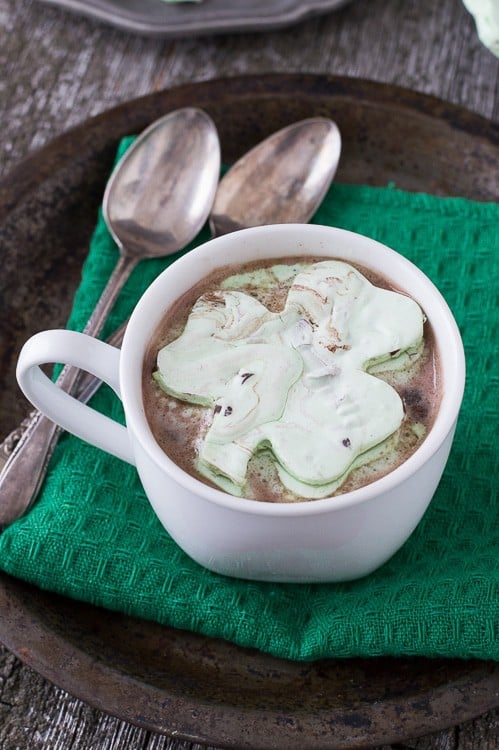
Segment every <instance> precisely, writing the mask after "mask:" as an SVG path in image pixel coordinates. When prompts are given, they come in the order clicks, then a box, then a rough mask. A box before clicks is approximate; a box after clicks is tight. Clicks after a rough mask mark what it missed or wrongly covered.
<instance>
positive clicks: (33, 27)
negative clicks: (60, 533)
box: [0, 0, 499, 750]
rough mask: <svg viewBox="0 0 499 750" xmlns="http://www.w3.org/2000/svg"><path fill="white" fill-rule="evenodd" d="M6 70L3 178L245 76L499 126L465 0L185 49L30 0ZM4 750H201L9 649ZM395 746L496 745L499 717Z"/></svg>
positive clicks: (494, 90)
mask: <svg viewBox="0 0 499 750" xmlns="http://www.w3.org/2000/svg"><path fill="white" fill-rule="evenodd" d="M205 1H206V2H208V1H209V0H205ZM0 70H2V75H1V78H0V120H1V123H2V138H1V142H0V176H1V175H5V174H7V173H8V171H9V170H10V168H11V167H12V166H13V165H14V164H16V163H17V162H18V161H19V160H21V159H22V158H23V157H25V156H26V155H28V154H30V153H32V152H33V151H35V150H36V149H37V148H39V147H40V146H42V145H43V144H45V143H47V142H48V141H49V140H50V139H51V138H53V137H54V136H55V135H57V134H59V133H62V132H63V131H65V130H67V129H68V128H70V127H72V126H74V125H76V124H78V123H80V122H83V121H84V120H86V119H87V118H88V117H91V116H93V115H96V114H98V113H100V112H103V111H105V110H106V109H108V108H110V107H112V106H114V105H115V104H118V103H120V102H123V101H126V100H128V99H130V98H135V97H137V96H140V95H142V94H146V93H149V92H154V91H158V90H161V89H163V88H169V87H172V86H175V85H178V84H181V83H186V82H189V81H202V80H209V79H212V78H217V77H224V76H231V75H239V74H244V73H251V74H258V73H267V72H302V73H303V72H308V73H326V74H328V73H329V74H336V75H349V76H354V77H363V78H370V79H373V80H378V81H383V82H388V83H395V84H398V85H401V86H405V87H408V88H413V89H416V90H418V91H422V92H425V93H428V94H432V95H435V96H438V97H441V98H443V99H446V100H448V101H451V102H454V103H456V104H460V105H462V106H465V107H467V108H469V109H471V110H473V111H475V112H477V113H479V114H481V115H483V116H485V117H487V118H490V119H494V120H498V119H499V96H498V94H499V61H498V60H497V58H495V57H494V56H493V55H492V54H491V53H490V52H489V51H488V50H487V49H486V48H484V47H483V46H482V44H481V43H480V41H479V39H478V37H477V35H476V31H475V26H474V22H473V19H472V18H471V16H470V15H469V14H468V13H467V11H466V10H465V9H464V7H463V5H462V3H461V2H460V0H441V2H438V3H437V2H434V0H352V2H351V3H350V4H349V5H347V6H345V7H344V8H343V9H341V10H339V11H336V12H334V13H330V14H328V15H325V16H320V17H317V18H314V19H311V20H309V21H306V22H304V23H301V24H299V25H298V26H294V27H291V28H288V29H283V30H280V31H273V32H267V33H262V34H229V35H220V36H208V37H201V38H192V39H180V40H165V39H146V38H141V37H138V36H133V35H131V34H127V33H124V32H121V31H118V30H116V29H113V28H111V27H108V26H104V25H102V24H99V23H97V22H93V21H90V20H86V19H83V18H79V17H77V16H76V15H71V14H69V13H65V12H63V11H61V10H57V9H55V8H52V7H48V6H45V5H43V4H42V3H39V2H35V1H33V0H0ZM458 158H459V155H458V154H456V159H458ZM498 690H499V686H498ZM0 747H1V748H2V749H3V750H17V749H24V748H30V750H38V749H39V748H44V749H45V748H49V749H50V750H52V749H54V750H69V748H71V750H80V749H81V750H94V749H95V750H100V749H101V748H102V749H106V750H115V749H117V748H127V750H136V749H137V750H138V749H139V748H140V749H141V750H195V749H196V748H199V746H198V745H192V744H191V743H185V742H180V741H177V740H175V739H170V738H167V737H163V736H160V735H155V734H151V733H150V732H147V731H145V730H143V729H139V728H137V727H133V726H131V725H129V724H126V723H124V722H122V721H119V720H118V719H115V718H113V717H111V716H107V715H106V714H103V713H101V712H99V711H96V710H94V709H92V708H91V707H89V706H87V705H85V704H83V703H82V702H81V701H79V700H77V699H75V698H73V697H72V696H70V695H68V694H67V693H65V692H64V691H63V690H61V689H59V688H57V687H55V686H53V685H52V684H51V683H49V682H48V681H47V680H45V679H44V678H42V677H41V676H40V675H38V674H36V673H34V672H33V671H32V670H30V669H29V668H28V667H25V666H23V665H22V663H21V662H20V661H19V660H18V659H16V658H15V657H14V656H13V655H12V654H10V653H9V652H8V651H7V650H6V649H4V648H2V649H1V650H0ZM395 748H398V750H402V748H411V749H413V750H437V749H438V750H475V749H476V750H497V748H499V712H498V711H492V712H489V713H488V714H486V715H485V716H482V717H479V718H477V719H476V720H474V721H469V722H466V723H465V724H463V725H460V726H458V727H454V728H450V729H448V730H445V731H441V732H438V733H436V734H434V735H431V736H426V737H420V738H418V739H414V740H410V741H406V742H404V743H401V744H398V745H392V746H391V749H392V750H395ZM385 750H388V747H386V748H385Z"/></svg>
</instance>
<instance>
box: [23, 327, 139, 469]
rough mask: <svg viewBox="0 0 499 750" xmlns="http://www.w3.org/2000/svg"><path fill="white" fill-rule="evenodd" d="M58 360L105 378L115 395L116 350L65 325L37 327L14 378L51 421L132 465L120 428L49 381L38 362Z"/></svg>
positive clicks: (128, 444) (117, 388)
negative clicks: (50, 328)
mask: <svg viewBox="0 0 499 750" xmlns="http://www.w3.org/2000/svg"><path fill="white" fill-rule="evenodd" d="M54 362H60V363H63V364H69V365H74V366H75V367H78V368H79V369H81V370H86V371H87V372H90V373H92V374H93V375H95V376H96V377H98V378H99V379H100V380H103V381H104V382H105V383H107V384H108V385H109V386H110V387H111V388H112V389H113V391H114V392H115V393H116V395H117V396H118V398H119V399H120V400H121V391H120V384H119V363H120V350H119V349H116V348H115V347H114V346H110V345H109V344H106V343H104V342H103V341H100V340H99V339H95V338H93V337H92V336H87V335H86V334H84V333H78V332H76V331H66V330H50V331H41V332H40V333H37V334H35V335H34V336H32V337H31V338H30V339H28V341H27V342H26V343H25V344H24V346H23V348H22V349H21V353H20V355H19V359H18V362H17V370H16V377H17V381H18V383H19V386H20V388H21V390H22V391H23V393H24V395H25V396H26V397H27V398H28V399H29V400H30V401H31V402H32V403H33V404H34V406H36V408H37V409H39V411H41V412H42V413H43V414H45V415H46V416H47V417H48V418H49V419H51V420H52V421H53V422H56V424H59V425H60V426H61V427H63V428H64V429H65V430H67V431H68V432H72V433H73V435H76V436H77V437H79V438H81V439H82V440H85V441H86V442H87V443H90V444H91V445H95V446H96V447H97V448H100V449H101V450H104V451H106V452H107V453H111V455H113V456H116V457H117V458H121V459H122V460H123V461H127V462H128V463H130V464H133V465H135V459H134V456H133V451H132V446H131V442H130V438H129V435H128V431H127V429H126V427H123V425H121V424H119V422H116V421H115V420H114V419H111V418H110V417H106V416H105V415H104V414H101V413H100V412H98V411H96V410H95V409H92V407H90V406H87V405H86V404H82V403H81V402H80V401H78V400H77V399H76V398H74V397H73V396H71V395H69V394H68V393H66V392H65V391H63V390H62V389H61V388H59V387H58V386H57V385H56V384H55V383H53V382H52V380H50V378H49V377H47V375H45V373H44V372H43V370H42V369H41V368H40V365H43V364H50V363H54Z"/></svg>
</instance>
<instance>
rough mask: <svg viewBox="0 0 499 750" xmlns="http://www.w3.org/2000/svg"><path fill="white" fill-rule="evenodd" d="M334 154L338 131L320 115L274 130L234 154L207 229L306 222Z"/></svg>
mask: <svg viewBox="0 0 499 750" xmlns="http://www.w3.org/2000/svg"><path fill="white" fill-rule="evenodd" d="M340 154H341V136H340V131H339V130H338V127H337V125H336V124H335V123H334V122H333V121H332V120H329V119H328V118H326V117H312V118H309V119H307V120H300V121H299V122H295V123H293V124H292V125H288V127H286V128H283V129H282V130H278V131H277V133H274V134H273V135H271V136H269V137H268V138H266V139H265V140H264V141H262V142H261V143H259V144H258V145H257V146H255V147H254V148H253V149H251V151H248V153H247V154H245V155H244V156H243V157H242V158H241V159H239V161H237V162H236V163H235V164H234V165H233V166H232V167H231V169H230V170H229V171H228V172H227V174H226V175H225V176H224V178H223V179H222V181H221V182H220V185H219V187H218V190H217V194H216V196H215V203H214V204H213V208H212V211H211V216H210V227H211V230H212V232H213V234H214V235H215V236H217V235H219V234H226V233H227V232H233V231H234V230H236V229H242V228H243V227H256V226H262V225H263V224H286V223H305V222H307V221H308V220H309V219H310V218H311V217H312V215H313V214H314V213H315V211H316V209H317V207H318V205H319V204H320V203H321V201H322V199H323V198H324V196H325V194H326V192H327V189H328V187H329V186H330V184H331V181H332V179H333V177H334V174H335V172H336V168H337V166H338V162H339V159H340Z"/></svg>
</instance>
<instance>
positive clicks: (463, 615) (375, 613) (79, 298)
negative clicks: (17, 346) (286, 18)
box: [0, 139, 499, 660]
mask: <svg viewBox="0 0 499 750" xmlns="http://www.w3.org/2000/svg"><path fill="white" fill-rule="evenodd" d="M129 143H130V139H125V140H124V141H123V142H122V144H121V146H120V154H121V153H123V151H124V150H125V148H126V147H127V146H128V145H129ZM313 222H314V223H318V224H328V225H333V226H338V227H343V228H346V229H351V230H354V231H356V232H360V233H362V234H366V235H368V236H370V237H373V238H374V239H377V240H379V241H381V242H384V243H385V244H387V245H390V246H391V247H393V248H394V249H396V250H398V251H399V252H400V253H402V254H403V255H405V256H407V257H408V258H409V259H410V260H412V261H413V262H414V263H416V264H417V265H418V266H419V267H420V268H421V269H422V270H423V271H424V272H425V273H426V274H427V275H428V276H429V277H430V278H431V279H432V280H433V281H434V282H435V284H436V285H437V286H438V287H439V289H440V290H441V292H442V293H443V295H444V296H445V297H446V299H447V301H448V303H449V305H450V307H451V309H452V310H453V312H454V314H455V316H456V319H457V322H458V324H459V326H460V329H461V332H462V335H463V339H464V344H465V349H466V356H467V373H468V375H467V386H466V392H465V398H464V403H463V407H462V411H461V416H460V419H459V423H458V427H457V432H456V438H455V443H454V447H453V450H452V453H451V456H450V459H449V463H448V466H447V469H446V471H445V473H444V476H443V478H442V481H441V483H440V486H439V488H438V490H437V493H436V495H435V497H434V499H433V501H432V503H431V504H430V507H429V509H428V511H427V512H426V514H425V516H424V518H423V520H422V521H421V522H420V524H419V526H418V527H417V529H416V531H415V532H414V533H413V535H412V536H411V538H410V539H409V540H408V542H406V544H405V545H404V546H403V547H402V549H401V550H399V552H398V553H397V554H396V555H395V556H394V557H392V559H391V560H389V561H388V562H387V563H385V565H383V566H382V567H381V568H380V569H379V570H377V571H376V572H374V573H372V574H371V575H369V576H367V577H365V578H363V579H361V580H358V581H352V582H349V583H343V584H338V583H335V584H313V585H304V584H277V583H260V582H258V583H256V582H248V581H243V580H237V579H231V578H227V577H224V576H221V575H217V574H214V573H211V572H209V571H208V570H206V569H204V568H202V567H200V566H199V565H198V564H197V563H195V562H193V561H192V560H191V559H190V558H189V557H188V556H187V555H186V554H185V553H184V552H182V550H180V549H179V548H178V546H177V545H176V544H175V543H174V542H173V540H172V539H171V538H170V537H169V535H168V534H167V532H166V531H165V530H164V529H163V527H162V526H161V525H160V523H159V521H158V520H157V518H156V516H155V514H154V512H153V510H152V509H151V507H150V505H149V502H148V500H147V498H146V497H145V494H144V491H143V490H142V488H141V485H140V483H139V480H138V478H137V475H136V472H135V469H134V468H133V467H131V466H129V465H127V464H124V463H122V462H121V461H119V460H118V459H115V458H113V457H111V456H109V455H107V454H104V453H103V452H101V451H99V450H97V449H95V448H93V447H91V446H89V445H87V444H85V443H83V442H82V441H80V440H78V439H77V438H75V437H73V436H71V435H68V434H65V435H64V436H63V437H62V438H61V440H60V442H59V444H58V446H57V448H56V451H55V453H54V456H53V458H52V461H51V463H50V467H49V471H48V473H47V476H46V479H45V482H44V485H43V488H42V491H41V494H40V497H39V499H38V501H37V502H36V504H35V505H34V506H33V508H32V509H31V511H30V512H29V513H28V514H27V515H26V516H25V517H23V518H21V519H19V520H18V521H16V522H15V523H13V524H12V525H11V526H10V527H8V528H7V529H6V530H4V531H3V533H2V534H1V535H0V568H2V569H3V570H4V571H6V572H7V573H10V574H12V575H13V576H17V577H19V578H22V579H24V580H26V581H29V582H31V583H34V584H36V585H37V586H39V587H41V588H44V589H49V590H52V591H56V592H58V593H60V594H63V595H66V596H68V597H73V598H75V599H79V600H83V601H86V602H90V603H91V604H94V605H98V606H101V607H106V608H109V609H113V610H118V611H120V612H123V613H126V614H129V615H134V616H137V617H141V618H146V619H151V620H155V621H157V622H160V623H164V624H168V625H170V626H173V627H176V628H184V629H188V630H191V631H195V632H200V633H204V634H205V635H207V636H211V637H218V638H223V639H227V640H230V641H232V642H234V643H237V644H239V645H241V646H245V647H253V648H256V649H260V650H262V651H265V652H267V653H270V654H273V655H275V656H278V657H282V658H288V659H293V660H311V659H319V658H325V657H345V658H346V657H370V656H380V655H392V656H401V655H405V656H408V655H420V656H429V657H437V656H438V657H461V658H469V657H476V658H482V659H498V658H499V646H498V638H497V627H498V624H499V597H498V593H499V585H498V584H499V563H498V559H499V556H498V550H499V525H498V523H497V518H498V514H497V511H498V502H497V480H496V476H497V471H496V469H497V461H496V455H497V452H496V439H497V438H496V432H497V403H498V399H497V392H496V390H495V389H494V382H495V381H494V370H493V366H494V355H495V335H496V331H497V310H496V307H495V305H494V293H493V284H492V283H491V280H492V279H493V278H494V273H496V272H497V258H498V256H499V233H498V232H497V227H498V224H499V206H498V205H496V204H491V203H477V202H472V201H468V200H464V199H461V198H437V197H434V196H430V195H425V194H420V193H418V194H414V193H408V192H404V191H402V190H398V189H396V188H395V187H393V186H388V187H387V188H373V187H368V186H357V185H339V184H334V185H333V186H332V188H331V189H330V191H329V193H328V195H327V196H326V198H325V200H324V202H323V204H322V206H321V207H320V209H319V210H318V212H317V213H316V215H315V217H314V219H313ZM208 236H209V235H208V231H207V229H206V228H205V229H204V230H203V231H202V232H201V234H200V235H199V236H198V238H196V241H195V243H193V245H194V244H199V243H200V242H203V241H205V240H206V239H208ZM116 260H117V250H116V247H115V245H114V243H113V241H112V239H111V237H110V235H109V233H108V231H107V229H106V227H105V224H104V221H103V219H102V217H101V216H99V217H98V222H97V227H96V229H95V232H94V235H93V237H92V240H91V245H90V250H89V254H88V257H87V260H86V262H85V265H84V267H83V272H82V280H81V285H80V287H79V289H78V292H77V294H76V296H75V301H74V307H73V311H72V314H71V317H70V320H69V324H68V325H69V327H70V328H74V329H81V328H83V326H84V324H85V322H86V320H87V318H88V317H89V315H90V312H91V310H92V308H93V306H94V304H95V302H96V301H97V299H98V296H99V294H100V292H101V290H102V288H103V286H104V284H105V282H106V280H107V278H108V275H109V273H110V272H111V270H112V268H113V267H114V264H115V262H116ZM172 260H174V258H171V259H166V260H165V259H163V260H157V259H155V260H148V261H144V262H143V263H141V264H140V265H139V267H138V268H137V269H136V270H135V271H134V273H133V274H132V276H131V278H130V280H129V282H128V283H127V285H126V287H125V289H124V290H123V293H122V294H121V296H120V299H119V301H118V303H117V304H116V306H115V309H114V310H113V313H112V315H111V317H110V320H109V322H108V325H107V326H106V331H104V335H106V333H110V332H111V331H112V330H113V329H114V328H116V327H117V326H118V325H119V324H120V323H121V322H122V320H124V319H125V318H126V317H127V316H128V315H129V314H130V312H131V310H132V308H133V306H134V304H135V303H136V301H137V299H138V298H139V297H140V295H141V293H142V292H143V291H144V289H145V288H146V287H147V286H148V285H149V283H150V282H151V281H152V279H153V278H154V277H155V276H156V275H157V274H158V273H159V272H160V271H161V270H162V269H163V268H164V267H165V266H167V265H168V264H169V263H170V262H171V261H172ZM496 278H497V276H496ZM92 405H93V406H94V407H95V408H98V409H100V410H101V411H104V412H105V413H107V414H109V415H110V416H112V417H113V418H115V419H118V420H120V421H123V414H122V408H121V404H120V402H119V401H118V400H117V398H116V397H115V396H114V394H112V393H111V391H110V389H108V388H107V386H103V387H102V388H101V389H100V391H99V392H98V393H97V394H96V396H95V397H94V398H93V401H92ZM387 523H389V519H387Z"/></svg>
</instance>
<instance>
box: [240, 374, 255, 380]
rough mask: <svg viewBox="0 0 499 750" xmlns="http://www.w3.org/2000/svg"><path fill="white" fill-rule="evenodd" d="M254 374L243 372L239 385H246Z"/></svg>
mask: <svg viewBox="0 0 499 750" xmlns="http://www.w3.org/2000/svg"><path fill="white" fill-rule="evenodd" d="M254 374H255V373H254V372H243V374H242V375H241V383H246V381H247V380H248V378H252V377H253V375H254Z"/></svg>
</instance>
